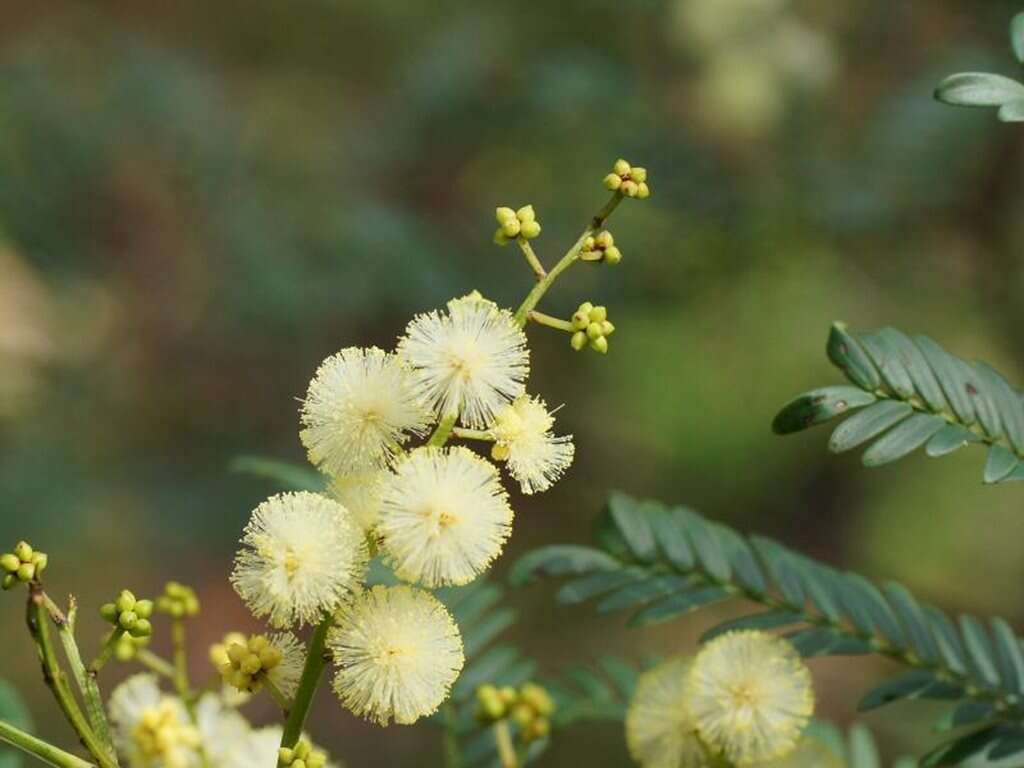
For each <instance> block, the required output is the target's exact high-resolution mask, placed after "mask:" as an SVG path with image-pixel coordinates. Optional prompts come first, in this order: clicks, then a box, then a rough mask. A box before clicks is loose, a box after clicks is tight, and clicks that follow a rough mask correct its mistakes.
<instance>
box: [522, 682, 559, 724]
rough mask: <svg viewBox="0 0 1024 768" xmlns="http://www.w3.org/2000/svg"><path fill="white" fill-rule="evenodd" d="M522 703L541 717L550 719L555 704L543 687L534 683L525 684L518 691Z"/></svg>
mask: <svg viewBox="0 0 1024 768" xmlns="http://www.w3.org/2000/svg"><path fill="white" fill-rule="evenodd" d="M519 695H520V696H521V697H522V699H523V701H525V702H526V703H527V704H529V705H530V706H531V707H533V708H534V710H536V712H537V714H538V715H541V716H542V717H550V716H551V715H552V714H554V711H555V702H554V699H552V698H551V695H550V694H549V693H548V692H547V690H545V689H544V688H543V687H541V686H539V685H537V684H536V683H526V684H524V685H523V687H522V688H521V689H520V691H519Z"/></svg>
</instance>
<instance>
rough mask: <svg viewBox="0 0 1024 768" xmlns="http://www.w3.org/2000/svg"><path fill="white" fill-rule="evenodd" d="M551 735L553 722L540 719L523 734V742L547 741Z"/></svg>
mask: <svg viewBox="0 0 1024 768" xmlns="http://www.w3.org/2000/svg"><path fill="white" fill-rule="evenodd" d="M550 735H551V721H550V720H548V719H547V718H546V717H538V718H537V719H536V720H534V721H533V722H532V723H530V727H529V728H528V729H527V730H526V731H524V732H523V740H524V741H526V742H530V741H537V740H539V739H546V738H547V737H548V736H550Z"/></svg>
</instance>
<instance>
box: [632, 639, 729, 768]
mask: <svg viewBox="0 0 1024 768" xmlns="http://www.w3.org/2000/svg"><path fill="white" fill-rule="evenodd" d="M692 666H693V659H692V658H691V657H687V656H677V657H673V658H671V659H668V660H667V661H664V662H662V663H661V664H659V665H658V666H656V667H654V668H653V669H650V670H648V671H647V672H645V673H644V674H642V675H641V676H640V679H639V681H638V682H637V686H636V691H635V692H634V693H633V698H632V699H631V700H630V702H629V709H628V710H627V712H626V746H627V747H629V754H630V756H631V757H632V758H633V759H634V760H636V761H637V762H638V763H640V765H642V766H643V768H708V766H710V764H711V763H710V761H709V758H708V753H707V750H706V749H705V748H704V746H703V745H702V744H701V743H700V740H699V739H698V738H697V727H696V724H695V723H694V721H693V717H692V716H691V714H690V711H689V709H688V708H687V705H686V698H687V693H686V688H687V685H688V683H689V680H690V669H691V668H692Z"/></svg>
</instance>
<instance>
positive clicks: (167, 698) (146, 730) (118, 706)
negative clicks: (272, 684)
mask: <svg viewBox="0 0 1024 768" xmlns="http://www.w3.org/2000/svg"><path fill="white" fill-rule="evenodd" d="M109 711H110V720H111V724H112V725H113V733H114V742H115V744H116V746H117V749H118V753H119V754H121V755H123V756H124V758H125V760H126V762H127V764H128V765H129V766H131V767H132V768H203V766H208V767H209V768H275V767H276V766H277V764H278V761H279V759H282V757H283V756H282V755H281V754H280V752H279V746H280V743H281V728H279V727H269V728H255V727H253V726H252V725H251V724H250V723H249V722H248V720H246V718H245V717H244V716H243V715H242V714H241V713H240V712H238V711H237V710H236V709H234V708H233V707H231V706H229V705H228V704H227V703H226V702H225V701H224V700H223V699H222V698H221V697H219V696H217V695H215V694H212V693H207V694H204V695H203V696H202V697H201V698H200V699H199V700H198V702H196V703H195V705H194V706H191V707H190V706H189V705H187V704H186V702H185V701H184V700H182V699H181V698H180V697H179V696H177V695H172V694H169V693H166V692H164V691H163V690H161V688H160V685H159V683H158V680H157V678H156V676H154V675H150V674H140V675H135V676H133V677H130V678H128V680H126V681H125V682H123V683H122V684H121V685H120V686H118V687H117V688H116V689H115V690H114V693H113V695H112V696H111V698H110V705H109ZM302 744H304V745H305V746H302ZM300 751H301V752H303V754H305V755H306V759H305V763H304V765H305V766H306V768H327V766H330V765H332V764H331V763H330V762H329V760H328V758H327V755H326V754H325V753H324V752H322V751H321V750H319V749H316V748H314V747H312V746H311V745H310V744H309V743H308V742H300V745H297V746H296V748H295V750H293V751H292V760H290V761H287V762H285V764H286V765H292V766H295V765H297V763H296V758H297V757H298V753H299V752H300ZM310 757H312V759H308V758H310Z"/></svg>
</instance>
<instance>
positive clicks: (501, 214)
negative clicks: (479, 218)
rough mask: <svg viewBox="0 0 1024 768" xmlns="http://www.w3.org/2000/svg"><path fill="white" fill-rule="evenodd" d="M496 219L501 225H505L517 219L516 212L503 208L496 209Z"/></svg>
mask: <svg viewBox="0 0 1024 768" xmlns="http://www.w3.org/2000/svg"><path fill="white" fill-rule="evenodd" d="M494 218H496V219H497V220H498V223H499V224H504V223H505V222H506V221H509V220H510V219H514V218H516V212H515V211H513V210H512V209H511V208H507V207H505V206H502V207H500V208H496V209H495V211H494Z"/></svg>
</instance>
